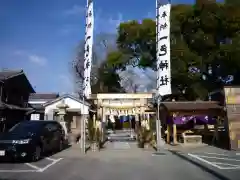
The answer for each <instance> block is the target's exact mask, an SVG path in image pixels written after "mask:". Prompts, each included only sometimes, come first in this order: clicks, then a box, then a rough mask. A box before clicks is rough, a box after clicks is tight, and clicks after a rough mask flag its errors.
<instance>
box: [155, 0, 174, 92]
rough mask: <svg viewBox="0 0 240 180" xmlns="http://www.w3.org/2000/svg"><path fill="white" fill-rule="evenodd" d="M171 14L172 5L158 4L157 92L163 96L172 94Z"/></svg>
mask: <svg viewBox="0 0 240 180" xmlns="http://www.w3.org/2000/svg"><path fill="white" fill-rule="evenodd" d="M157 1H158V0H157ZM170 12H171V4H170V3H166V4H164V5H162V4H159V3H157V19H156V22H157V37H156V40H157V91H158V93H159V95H161V96H164V95H168V94H171V93H172V88H171V57H170V52H171V51H170V48H171V47H170Z"/></svg>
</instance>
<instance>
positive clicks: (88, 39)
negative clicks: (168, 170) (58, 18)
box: [83, 0, 94, 98]
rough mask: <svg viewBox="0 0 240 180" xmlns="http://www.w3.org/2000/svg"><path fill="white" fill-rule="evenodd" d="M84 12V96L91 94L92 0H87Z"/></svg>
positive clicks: (87, 96)
mask: <svg viewBox="0 0 240 180" xmlns="http://www.w3.org/2000/svg"><path fill="white" fill-rule="evenodd" d="M87 2H88V3H87V12H86V31H85V46H84V51H85V52H84V83H83V93H84V96H85V97H86V98H89V96H90V95H91V93H92V91H91V68H92V49H93V28H94V16H93V0H88V1H87Z"/></svg>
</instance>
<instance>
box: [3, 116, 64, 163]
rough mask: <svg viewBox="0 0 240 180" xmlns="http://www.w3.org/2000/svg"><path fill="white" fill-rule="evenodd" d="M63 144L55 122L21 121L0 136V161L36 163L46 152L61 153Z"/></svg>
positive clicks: (62, 131)
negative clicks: (28, 161)
mask: <svg viewBox="0 0 240 180" xmlns="http://www.w3.org/2000/svg"><path fill="white" fill-rule="evenodd" d="M64 142H65V132H64V130H63V128H62V126H61V124H60V123H58V122H57V121H46V120H45V121H44V120H38V121H22V122H20V123H18V124H16V125H15V126H13V127H12V128H11V129H10V130H9V131H8V132H6V133H1V134H0V159H1V158H2V159H11V160H18V159H20V160H30V161H38V160H39V159H40V158H41V156H42V155H43V154H45V153H47V152H53V151H61V150H62V149H63V146H64Z"/></svg>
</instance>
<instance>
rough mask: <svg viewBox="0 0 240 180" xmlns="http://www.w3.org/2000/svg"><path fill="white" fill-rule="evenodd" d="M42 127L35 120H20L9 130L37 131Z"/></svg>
mask: <svg viewBox="0 0 240 180" xmlns="http://www.w3.org/2000/svg"><path fill="white" fill-rule="evenodd" d="M39 129H40V126H39V124H37V123H35V122H20V123H18V124H16V125H15V126H13V127H12V128H11V129H10V130H9V132H16V133H18V132H30V131H31V132H37V131H38V130H39Z"/></svg>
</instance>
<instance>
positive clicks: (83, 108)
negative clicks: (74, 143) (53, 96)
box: [45, 98, 89, 119]
mask: <svg viewBox="0 0 240 180" xmlns="http://www.w3.org/2000/svg"><path fill="white" fill-rule="evenodd" d="M64 101H65V104H67V105H68V106H69V109H80V111H81V112H80V113H81V114H88V113H89V106H86V105H83V104H82V103H79V102H78V101H76V100H74V99H71V98H65V99H64ZM61 102H62V100H59V101H57V102H55V103H52V104H49V105H48V106H46V107H45V115H46V114H47V115H48V119H53V110H55V109H58V108H57V105H58V104H60V103H61Z"/></svg>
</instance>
